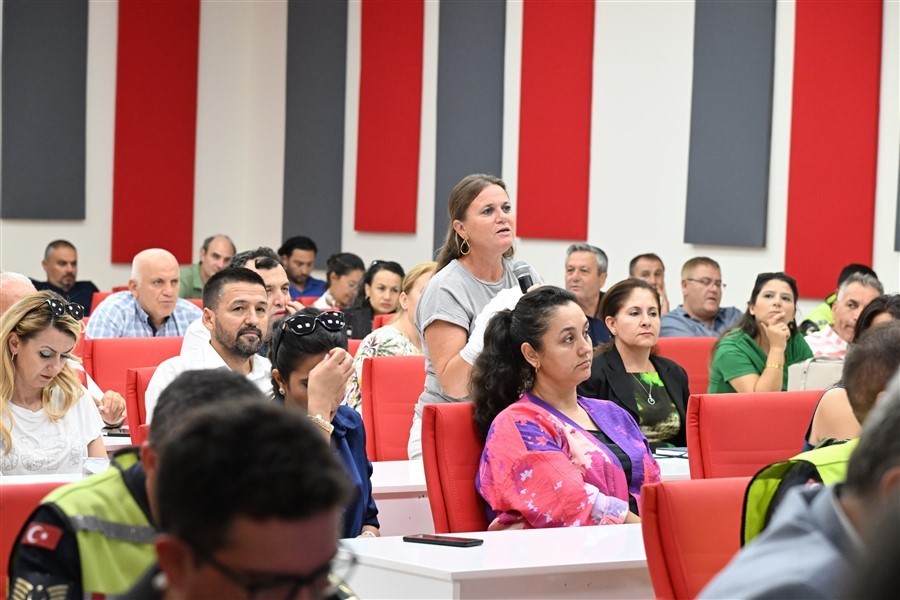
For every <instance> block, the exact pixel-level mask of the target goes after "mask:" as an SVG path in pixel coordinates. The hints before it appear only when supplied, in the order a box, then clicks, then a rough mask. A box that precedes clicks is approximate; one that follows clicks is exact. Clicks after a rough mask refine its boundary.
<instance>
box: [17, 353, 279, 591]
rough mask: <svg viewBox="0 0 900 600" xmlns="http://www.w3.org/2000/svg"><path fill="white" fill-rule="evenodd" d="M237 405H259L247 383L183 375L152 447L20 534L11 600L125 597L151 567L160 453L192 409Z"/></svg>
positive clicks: (170, 391) (168, 396) (166, 398)
mask: <svg viewBox="0 0 900 600" xmlns="http://www.w3.org/2000/svg"><path fill="white" fill-rule="evenodd" d="M228 398H236V399H239V400H245V399H246V400H247V401H263V400H264V398H263V396H262V394H261V392H260V391H259V390H258V389H257V388H256V386H254V385H253V384H252V383H250V382H249V381H247V379H246V378H245V377H241V376H240V375H236V374H234V373H231V372H224V371H218V370H217V371H187V372H185V373H182V374H181V375H179V376H178V377H177V378H176V379H175V380H174V381H173V382H172V383H171V384H170V385H169V386H168V387H167V388H166V389H165V390H164V391H163V393H162V394H160V397H159V402H158V404H157V406H156V410H155V412H154V415H153V421H152V425H151V428H150V435H149V440H148V441H147V442H145V443H144V445H143V446H142V447H141V448H140V450H139V449H138V448H129V449H126V450H123V451H121V452H118V453H117V454H116V455H115V456H114V457H113V459H112V460H111V461H110V467H109V469H108V470H107V471H106V472H104V473H101V474H97V475H92V476H90V477H87V478H85V479H83V480H81V481H79V482H77V483H73V484H70V485H66V486H63V487H61V488H59V489H57V490H55V491H54V492H52V493H51V494H49V495H48V496H47V497H46V498H45V499H44V501H43V503H42V504H41V505H40V506H39V507H38V508H37V509H36V510H35V511H34V513H32V515H31V516H30V517H29V519H28V520H27V521H26V523H25V525H24V526H23V528H22V530H21V533H20V535H19V538H18V542H17V543H16V546H15V548H14V549H13V553H12V557H11V559H10V569H9V574H10V588H9V592H10V597H13V598H26V597H30V596H33V597H45V596H46V597H50V598H53V599H62V598H66V599H72V600H74V599H81V598H94V599H97V598H103V597H105V596H108V595H117V594H122V593H124V592H126V591H127V590H128V589H129V588H131V587H132V586H133V585H134V583H135V582H136V581H137V580H138V579H139V578H140V577H141V576H142V575H143V574H144V572H146V571H147V569H148V568H150V567H151V566H152V565H153V564H154V563H155V561H156V553H155V550H154V545H153V542H154V538H155V536H156V527H155V524H154V519H153V514H154V510H152V508H153V507H152V504H153V503H152V502H151V501H150V496H151V493H152V490H153V489H154V484H155V479H156V470H157V466H158V461H159V449H160V448H161V447H162V446H163V445H164V444H165V443H166V442H167V441H168V440H167V438H166V434H167V433H168V432H169V431H171V430H172V429H173V427H174V426H175V424H176V423H178V422H179V421H181V420H182V419H183V418H184V417H185V415H186V414H187V413H188V412H190V411H192V410H193V409H195V408H197V407H199V406H202V405H205V404H208V403H209V402H212V401H220V400H224V399H228Z"/></svg>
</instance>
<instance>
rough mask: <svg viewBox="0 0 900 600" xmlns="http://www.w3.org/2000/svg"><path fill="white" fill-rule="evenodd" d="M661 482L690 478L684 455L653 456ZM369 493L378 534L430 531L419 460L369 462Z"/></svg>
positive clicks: (423, 477)
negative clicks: (379, 528)
mask: <svg viewBox="0 0 900 600" xmlns="http://www.w3.org/2000/svg"><path fill="white" fill-rule="evenodd" d="M656 459H657V463H658V464H659V468H660V471H661V475H662V480H663V481H675V480H680V479H690V478H691V473H690V469H689V467H688V460H687V458H683V457H672V456H665V457H663V456H657V457H656ZM372 466H373V472H372V493H373V496H374V497H375V504H376V505H377V506H378V521H379V522H380V523H381V534H382V535H385V536H391V535H407V534H412V533H434V522H433V521H432V519H431V506H430V505H429V504H428V490H426V489H425V470H424V467H423V465H422V461H421V460H398V461H388V462H376V463H372Z"/></svg>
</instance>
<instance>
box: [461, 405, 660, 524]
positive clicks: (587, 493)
mask: <svg viewBox="0 0 900 600" xmlns="http://www.w3.org/2000/svg"><path fill="white" fill-rule="evenodd" d="M578 403H579V405H581V407H582V408H583V409H584V410H585V411H586V412H587V414H588V415H589V416H590V417H591V420H593V422H594V423H595V424H596V425H597V426H598V427H599V428H600V429H601V430H602V431H603V432H604V433H605V434H606V435H607V436H608V437H609V438H610V439H611V440H612V441H613V442H615V444H616V445H618V446H619V447H620V448H621V449H622V451H624V452H625V454H627V455H628V457H629V458H630V459H631V480H630V481H627V480H626V476H625V471H624V470H623V469H622V465H621V463H620V462H619V460H618V459H617V458H616V456H615V454H614V453H613V451H612V450H610V449H609V448H608V447H607V446H606V445H604V444H602V443H601V442H600V441H598V440H597V438H596V437H595V436H594V435H593V434H591V433H590V432H589V431H587V430H585V429H584V428H583V427H581V426H580V425H578V424H577V423H575V422H574V421H572V420H571V419H569V418H568V417H566V416H565V415H564V414H562V413H561V412H560V411H558V410H556V409H555V408H553V407H552V406H550V405H549V404H547V403H546V402H544V401H543V400H541V399H540V398H538V397H537V396H534V395H532V394H530V393H525V394H524V395H523V396H522V397H521V398H519V400H518V401H516V402H515V403H513V404H512V405H510V406H508V407H507V408H505V409H504V410H503V411H502V412H501V413H500V414H498V415H497V417H496V418H495V419H494V422H493V423H492V424H491V428H490V431H488V435H487V439H486V441H485V447H484V452H483V453H482V455H481V464H480V466H479V470H478V477H477V479H476V482H475V485H476V487H477V489H478V493H480V494H481V496H482V497H483V498H484V499H485V501H486V502H487V503H488V505H489V506H490V507H491V509H492V510H493V511H494V513H495V514H496V517H497V519H496V523H497V524H499V525H500V526H504V525H511V524H514V523H516V522H518V521H521V520H523V519H524V520H525V522H526V523H525V527H577V526H583V525H608V524H613V523H622V522H624V521H625V517H626V516H627V514H628V507H629V495H630V496H632V497H634V499H635V500H636V501H637V505H638V506H639V505H640V492H641V486H642V485H643V484H645V483H654V482H657V481H659V480H660V475H659V465H657V464H656V461H655V460H654V459H653V455H652V454H651V453H650V446H649V444H648V443H647V440H646V438H644V435H643V434H642V433H641V430H640V428H639V427H638V425H637V423H635V421H634V418H632V416H631V415H630V414H629V413H628V412H627V411H625V410H624V409H622V408H620V407H619V406H617V405H616V404H614V403H612V402H609V401H606V400H594V399H592V398H583V397H581V396H579V397H578Z"/></svg>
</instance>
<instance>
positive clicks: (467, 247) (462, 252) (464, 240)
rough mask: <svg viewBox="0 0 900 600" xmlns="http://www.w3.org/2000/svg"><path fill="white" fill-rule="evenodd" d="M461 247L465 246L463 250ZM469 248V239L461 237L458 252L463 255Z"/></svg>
mask: <svg viewBox="0 0 900 600" xmlns="http://www.w3.org/2000/svg"><path fill="white" fill-rule="evenodd" d="M463 248H465V250H463ZM471 249H472V248H471V246H469V240H467V239H465V238H463V241H462V244H460V245H459V253H460V254H461V255H463V256H465V255H466V254H468V253H469V251H470V250H471Z"/></svg>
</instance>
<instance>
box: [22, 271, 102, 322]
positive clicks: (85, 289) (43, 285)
mask: <svg viewBox="0 0 900 600" xmlns="http://www.w3.org/2000/svg"><path fill="white" fill-rule="evenodd" d="M31 282H32V283H33V284H34V288H35V289H36V290H37V291H39V292H40V291H41V290H50V291H51V292H56V293H57V294H59V295H60V296H62V297H63V298H65V299H66V302H71V303H74V304H80V305H82V306H83V307H84V314H85V316H87V315H89V314H91V303H92V302H93V301H94V292H99V291H100V290H98V289H97V286H96V285H94V282H93V281H76V282H75V285H73V286H72V288H71V289H70V290H69V291H68V292H66V291H63V290H62V289H61V288H58V287H56V286H55V285H53V284H52V283H50V282H49V281H35V280H34V279H32V280H31Z"/></svg>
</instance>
